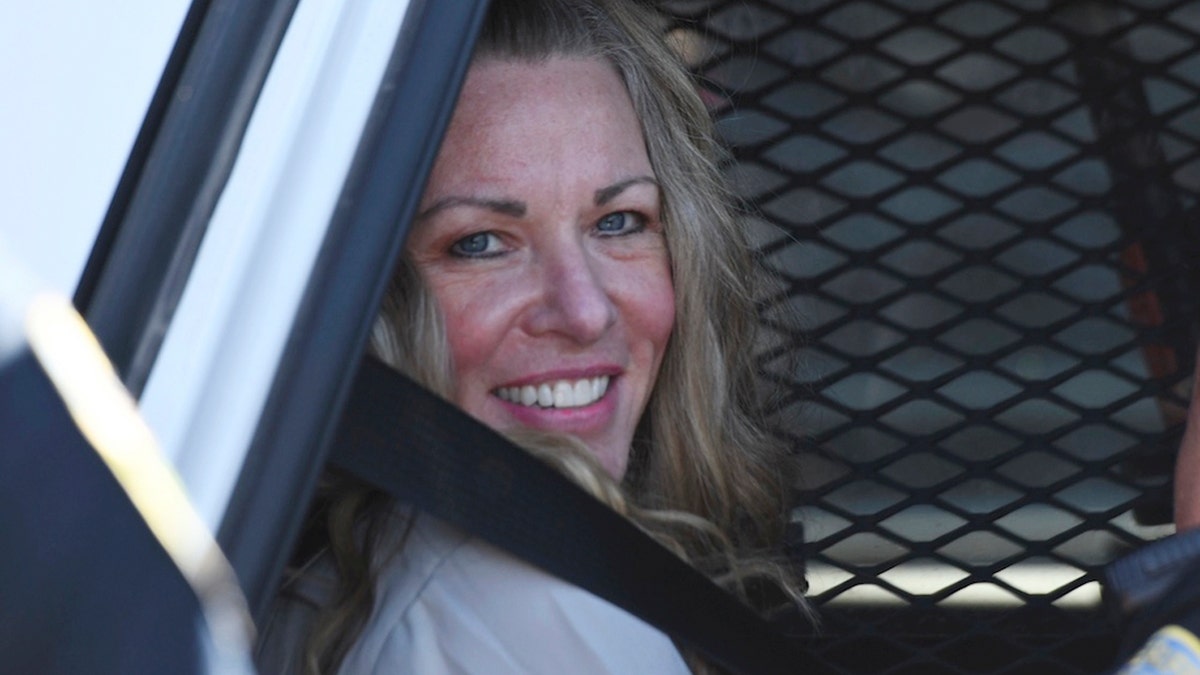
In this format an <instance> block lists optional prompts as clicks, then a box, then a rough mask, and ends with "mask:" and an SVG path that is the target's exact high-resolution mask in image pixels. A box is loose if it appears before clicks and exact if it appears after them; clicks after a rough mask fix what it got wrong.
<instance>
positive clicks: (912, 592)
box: [660, 0, 1200, 673]
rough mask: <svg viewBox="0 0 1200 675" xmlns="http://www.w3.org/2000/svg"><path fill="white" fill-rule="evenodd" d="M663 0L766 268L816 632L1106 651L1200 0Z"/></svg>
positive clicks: (1027, 659) (1167, 282)
mask: <svg viewBox="0 0 1200 675" xmlns="http://www.w3.org/2000/svg"><path fill="white" fill-rule="evenodd" d="M660 4H661V5H662V6H663V7H664V8H665V9H667V10H668V11H670V12H671V13H673V14H674V15H675V16H676V17H677V19H678V20H677V21H676V22H675V23H674V24H673V26H672V28H671V37H672V38H673V39H674V40H675V42H676V44H677V45H678V46H679V48H680V49H681V50H682V51H683V53H684V54H685V55H686V56H687V58H688V59H689V60H690V62H691V63H692V64H693V65H694V66H695V67H696V69H697V71H698V72H699V73H700V74H701V75H702V76H703V77H704V78H705V79H706V81H707V82H708V83H710V86H709V87H707V88H706V91H705V94H706V96H708V98H709V100H710V102H711V105H712V107H713V108H714V110H716V111H717V112H718V114H719V116H720V129H721V131H722V133H723V134H724V136H725V138H726V140H727V141H728V142H729V143H730V144H731V146H732V147H733V148H734V155H735V160H736V161H735V162H733V163H731V166H730V171H731V173H732V176H733V178H734V181H735V183H736V185H737V187H738V190H739V192H740V194H741V195H742V196H743V197H744V198H745V199H746V200H747V202H748V203H749V205H750V206H751V207H752V208H753V210H754V212H755V213H756V214H757V216H756V217H755V218H753V221H754V228H755V233H756V236H757V237H758V243H759V245H760V247H761V250H762V253H763V260H764V264H765V265H766V267H767V268H768V269H769V270H770V271H771V273H772V275H773V278H774V279H775V282H776V285H775V287H774V288H773V289H772V292H771V293H770V294H769V295H768V296H767V297H764V298H763V320H764V322H765V323H766V325H768V326H769V327H770V328H771V331H769V332H770V334H771V340H770V341H769V343H768V344H765V345H764V346H763V352H762V364H763V367H764V370H765V372H766V373H767V376H768V377H770V378H772V379H774V380H776V381H778V382H780V383H782V384H784V385H785V388H786V389H787V391H788V392H789V396H788V397H787V399H786V400H784V401H782V402H781V403H780V405H779V406H778V410H777V411H776V412H777V414H778V418H779V421H780V423H781V426H782V428H783V429H784V433H785V434H786V435H787V436H788V438H789V440H790V441H791V442H792V443H793V444H794V445H795V447H796V448H797V451H798V454H799V455H800V457H801V461H802V463H803V470H804V484H803V485H802V486H800V491H801V495H800V498H801V503H802V504H804V505H805V506H803V507H802V508H801V509H800V510H799V512H798V513H797V519H798V520H799V521H800V522H802V523H803V525H804V527H805V530H806V539H807V541H806V544H805V551H806V553H805V556H806V560H807V565H808V575H809V581H810V583H811V584H812V588H811V592H812V597H813V599H814V602H815V604H816V605H817V606H818V609H819V611H820V613H821V614H822V615H823V617H824V621H825V626H824V631H823V633H822V635H821V637H820V638H818V639H817V640H816V641H815V642H814V646H813V649H814V653H815V654H816V655H817V656H818V657H819V658H821V659H823V660H826V661H827V662H829V663H830V664H833V665H835V666H837V668H838V669H839V670H842V671H844V672H865V673H883V672H889V673H906V672H913V673H918V672H919V673H940V672H948V673H950V672H955V673H957V672H970V673H1000V672H1029V673H1072V672H1086V673H1093V672H1098V671H1100V670H1101V669H1102V668H1103V667H1105V666H1106V665H1108V664H1109V661H1110V659H1111V658H1112V656H1113V652H1114V649H1115V641H1114V627H1113V626H1112V625H1111V624H1110V622H1109V621H1108V619H1107V618H1106V616H1105V615H1104V614H1103V612H1102V610H1101V609H1100V598H1099V595H1100V590H1099V585H1098V584H1097V582H1096V581H1095V579H1096V574H1097V572H1098V570H1099V569H1100V568H1101V567H1102V566H1103V565H1104V564H1105V563H1106V562H1108V561H1109V560H1111V559H1112V558H1114V557H1115V556H1117V555H1119V554H1121V553H1123V552H1124V551H1126V550H1127V549H1128V548H1129V547H1133V546H1136V545H1138V544H1140V543H1141V542H1143V541H1145V540H1147V539H1149V538H1153V537H1156V536H1160V535H1162V534H1164V533H1166V532H1169V531H1170V528H1169V527H1168V526H1165V525H1163V523H1166V522H1167V521H1168V520H1169V513H1170V495H1169V492H1170V485H1169V483H1170V476H1169V474H1170V469H1171V464H1172V455H1173V451H1174V448H1175V446H1176V444H1177V440H1178V433H1179V422H1180V420H1181V419H1182V411H1183V406H1184V403H1185V400H1186V394H1187V392H1186V391H1184V390H1183V388H1184V386H1185V385H1186V381H1187V379H1188V378H1187V374H1188V373H1190V369H1191V366H1192V360H1193V354H1192V349H1193V345H1194V335H1195V330H1194V321H1193V317H1195V316H1196V309H1197V308H1196V301H1195V291H1196V289H1200V274H1198V273H1197V270H1196V269H1195V268H1194V267H1193V265H1192V262H1193V261H1195V260H1196V259H1197V255H1196V254H1197V251H1198V250H1200V248H1198V244H1197V235H1196V232H1195V228H1194V227H1193V221H1194V220H1195V219H1196V217H1197V215H1198V214H1197V207H1196V198H1197V195H1198V193H1200V151H1198V149H1197V145H1198V144H1200V96H1198V90H1200V3H1196V2H1167V1H1155V0H1143V1H1140V2H1134V1H1127V2H1121V3H1111V2H1071V3H1066V2H1051V1H1049V0H994V1H992V2H987V1H982V0H876V1H874V2H868V1H840V2H835V1H820V0H807V1H806V0H769V1H768V0H731V1H721V0H674V1H667V2H661V3H660ZM797 317H798V323H797V321H796V318H797ZM797 325H798V326H799V329H797ZM798 670H799V669H798Z"/></svg>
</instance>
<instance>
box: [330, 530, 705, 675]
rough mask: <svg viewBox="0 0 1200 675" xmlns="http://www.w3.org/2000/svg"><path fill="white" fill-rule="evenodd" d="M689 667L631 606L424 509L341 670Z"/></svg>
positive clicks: (387, 570) (382, 575)
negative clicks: (580, 585)
mask: <svg viewBox="0 0 1200 675" xmlns="http://www.w3.org/2000/svg"><path fill="white" fill-rule="evenodd" d="M407 670H411V671H412V672H421V673H505V672H511V673H551V672H553V673H560V672H572V673H597V674H600V673H626V672H654V673H687V672H689V671H688V670H687V667H686V666H685V665H684V663H683V660H682V658H681V657H680V655H679V652H678V651H677V650H676V649H675V646H674V644H673V643H672V642H671V640H670V639H669V638H668V637H667V636H666V635H664V634H662V633H661V632H659V631H658V630H656V629H655V628H653V627H651V626H650V625H648V624H646V623H645V622H643V621H641V620H640V619H638V618H637V617H635V616H633V615H632V614H629V613H628V612H625V611H624V610H622V609H620V608H618V607H616V606H615V605H612V604H611V603H609V602H607V601H605V600H602V599H601V598H598V597H596V596H594V595H592V594H590V593H588V592H586V591H584V590H582V589H580V588H578V587H575V586H572V585H570V584H568V583H566V582H563V581H561V580H560V579H558V578H557V577H554V576H552V575H549V574H547V573H545V572H543V571H541V570H539V569H538V568H536V567H533V566H532V565H529V564H527V563H525V562H523V561H521V560H519V559H517V558H515V557H513V556H511V555H508V554H507V553H504V552H503V551H500V550H498V549H496V548H494V547H492V546H489V545H487V544H486V543H484V542H482V541H480V540H479V539H476V538H474V537H471V536H469V535H467V534H466V533H464V532H462V531H461V530H458V529H457V528H454V527H452V526H449V525H447V524H445V523H443V522H441V521H438V520H436V519H434V518H430V517H427V516H422V517H418V518H416V520H415V522H414V523H413V526H412V529H411V531H410V532H409V534H408V537H407V540H406V541H405V542H404V545H403V546H402V547H401V548H400V549H399V552H398V553H397V554H396V555H395V556H392V557H391V558H389V559H388V561H387V563H386V564H385V565H384V566H383V567H382V568H381V569H380V570H379V577H378V584H377V589H376V608H375V612H374V613H373V615H372V618H371V620H370V622H369V623H368V626H367V628H366V629H365V630H364V632H363V635H362V637H361V638H360V640H359V641H358V643H357V644H356V645H355V647H354V649H353V650H352V651H351V654H350V655H349V656H348V657H347V659H346V662H345V664H344V667H343V672H353V673H370V672H376V671H378V672H389V671H390V672H395V671H407Z"/></svg>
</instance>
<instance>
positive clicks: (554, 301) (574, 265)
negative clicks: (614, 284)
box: [528, 241, 617, 344]
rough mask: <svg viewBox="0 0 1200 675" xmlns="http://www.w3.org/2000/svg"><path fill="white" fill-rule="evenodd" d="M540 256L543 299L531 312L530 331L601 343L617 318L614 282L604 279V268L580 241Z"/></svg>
mask: <svg viewBox="0 0 1200 675" xmlns="http://www.w3.org/2000/svg"><path fill="white" fill-rule="evenodd" d="M539 257H540V258H541V261H540V265H539V267H540V268H541V269H540V270H539V271H540V274H539V277H540V279H539V280H538V282H537V283H539V284H540V285H541V288H540V289H539V290H540V297H539V301H538V302H537V303H536V305H535V306H534V308H533V309H532V311H531V313H530V318H529V323H528V329H529V332H530V333H531V334H533V335H543V334H559V335H562V336H564V337H566V338H569V339H570V340H572V341H573V342H576V343H578V344H591V343H593V342H595V341H597V340H599V339H600V337H601V336H603V335H604V333H605V332H606V331H607V330H608V329H609V328H611V327H612V325H613V324H614V323H615V322H616V319H617V310H616V307H615V306H614V304H613V299H612V297H611V296H610V295H609V292H608V290H607V288H606V286H607V284H606V282H611V280H607V279H605V278H604V276H603V269H602V266H601V265H599V264H598V262H597V261H596V260H594V259H593V257H592V255H591V254H590V253H589V252H588V251H587V250H586V248H585V245H584V244H583V243H582V242H578V241H576V242H571V243H569V244H563V245H560V246H557V247H555V248H554V250H553V251H544V252H543V253H542V254H541V255H540V256H539Z"/></svg>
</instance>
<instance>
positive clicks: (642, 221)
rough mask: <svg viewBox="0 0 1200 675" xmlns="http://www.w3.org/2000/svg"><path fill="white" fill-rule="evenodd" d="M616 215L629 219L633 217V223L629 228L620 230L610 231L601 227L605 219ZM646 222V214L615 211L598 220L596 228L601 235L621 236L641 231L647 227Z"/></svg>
mask: <svg viewBox="0 0 1200 675" xmlns="http://www.w3.org/2000/svg"><path fill="white" fill-rule="evenodd" d="M614 216H625V217H626V218H627V219H631V220H632V221H633V224H632V225H631V226H630V227H629V228H628V229H625V230H621V231H619V232H609V231H608V230H602V229H600V225H601V224H602V223H604V221H606V220H608V219H609V218H612V217H614ZM646 222H647V218H646V216H644V215H642V214H640V213H638V212H636V211H615V212H613V213H608V214H605V215H604V216H602V217H601V218H600V220H598V221H596V229H597V231H599V232H600V233H601V234H600V236H602V237H620V236H624V235H627V234H634V233H637V232H641V231H642V230H644V229H646Z"/></svg>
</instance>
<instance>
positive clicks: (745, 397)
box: [306, 0, 807, 673]
mask: <svg viewBox="0 0 1200 675" xmlns="http://www.w3.org/2000/svg"><path fill="white" fill-rule="evenodd" d="M555 57H569V58H602V59H605V60H607V61H608V62H609V63H611V64H612V65H613V67H614V68H615V69H616V71H617V72H618V73H619V75H620V76H621V78H622V80H623V81H624V84H625V86H626V88H627V89H628V91H629V94H630V97H631V99H632V101H633V105H634V109H635V111H636V113H637V116H638V118H639V119H640V121H641V124H642V132H643V135H644V137H645V140H646V146H647V152H648V155H649V158H650V162H651V164H652V166H653V169H654V173H655V176H656V178H657V180H658V182H659V185H660V186H661V190H662V196H663V205H662V208H663V213H662V217H663V222H664V223H665V228H664V229H665V233H666V239H667V247H668V250H669V251H670V257H671V270H672V275H673V282H674V287H675V296H676V297H675V306H676V314H675V328H674V331H673V333H672V336H671V339H670V341H669V343H668V345H667V348H666V352H665V354H664V358H663V364H662V368H661V370H660V373H659V376H658V379H657V381H656V383H655V386H654V390H653V392H652V395H651V398H650V401H649V404H648V407H647V410H646V413H645V415H644V416H643V419H642V420H641V422H640V424H639V428H638V430H637V433H636V435H635V439H634V446H633V448H632V449H631V462H630V468H629V471H628V473H627V475H626V478H625V480H624V482H623V483H622V484H621V485H617V484H616V483H614V482H613V481H612V480H611V479H609V478H608V477H607V475H606V474H605V473H604V471H603V470H601V469H599V467H598V466H597V465H596V463H595V462H594V461H593V460H592V459H591V455H590V453H588V452H587V449H586V447H583V446H582V444H580V443H578V442H576V441H573V440H571V439H553V438H546V437H544V436H529V435H526V436H522V437H520V438H515V439H514V440H516V441H517V442H519V443H520V444H522V445H523V446H524V447H526V448H529V449H530V450H531V452H534V454H536V455H538V456H539V457H542V458H543V459H544V460H546V461H547V462H550V463H551V464H552V465H554V466H556V467H558V468H559V469H560V470H561V471H563V472H564V473H565V474H566V475H567V476H568V477H570V478H572V479H573V480H575V481H576V482H577V483H579V484H580V485H582V486H584V487H585V489H587V490H588V491H589V492H591V493H592V494H593V495H595V496H596V497H597V498H599V499H601V500H602V501H604V502H605V503H607V504H608V505H609V506H611V507H612V508H614V510H616V511H617V512H618V513H621V514H623V515H625V516H627V517H629V518H630V519H632V520H633V521H634V522H636V523H638V524H639V525H640V526H642V527H643V529H645V530H647V531H648V532H650V533H651V534H652V535H654V536H656V537H657V538H658V539H659V541H661V542H663V543H664V544H665V545H667V546H668V547H670V548H671V549H673V550H674V551H675V552H676V553H677V554H679V555H680V556H681V557H682V558H684V559H685V560H687V561H689V562H690V563H691V564H692V565H694V566H695V567H697V568H698V569H699V570H701V571H702V572H704V573H706V574H708V575H709V576H710V577H712V578H713V579H715V580H717V581H718V582H719V583H722V584H723V585H725V586H726V587H727V588H729V589H730V590H731V591H733V592H735V593H737V594H738V595H740V596H741V597H743V598H746V597H747V590H746V585H745V582H746V580H747V579H750V578H755V579H760V580H766V581H768V582H770V583H771V584H772V585H773V586H774V587H775V588H777V589H778V590H780V591H782V596H783V597H786V598H789V599H790V600H791V602H793V603H795V605H796V606H799V607H800V608H801V609H802V610H804V611H806V612H807V606H806V605H805V603H804V601H803V598H802V596H801V593H802V591H803V581H802V580H801V579H798V578H796V576H795V575H794V573H793V572H792V570H791V568H790V566H788V565H787V564H786V563H784V562H781V561H782V558H781V557H780V555H779V553H778V551H779V545H780V543H781V539H782V536H783V532H784V527H785V526H786V524H787V519H788V510H789V506H790V505H789V504H788V500H787V495H788V494H789V490H790V486H791V485H792V483H793V482H792V466H793V462H792V461H791V460H790V457H789V456H788V453H787V451H786V449H785V448H783V447H782V446H781V445H780V444H778V443H777V442H775V441H774V440H773V439H772V438H771V437H770V436H769V435H768V433H767V432H766V431H765V426H764V424H763V423H762V420H761V418H760V416H759V405H758V392H757V388H756V387H757V382H756V374H755V373H756V370H755V364H754V361H753V352H754V347H755V338H756V331H757V329H758V321H757V315H756V311H755V305H754V297H755V288H754V285H753V284H754V281H753V280H754V279H755V278H756V277H757V275H756V273H755V269H754V261H753V257H752V252H751V249H750V247H749V245H748V243H747V242H746V240H745V237H744V233H743V230H742V227H741V226H740V224H739V218H738V214H737V212H736V211H735V209H734V206H733V205H734V204H735V203H736V202H735V200H734V198H733V196H732V195H731V193H730V192H729V191H728V188H727V187H726V185H725V182H724V180H723V178H722V176H721V172H720V167H719V162H720V160H721V157H722V149H721V147H720V146H719V145H718V144H717V142H716V141H715V136H714V131H713V123H712V120H711V118H710V115H709V112H708V110H707V109H706V108H705V106H704V104H703V102H702V101H701V100H700V97H699V95H698V93H697V91H696V88H695V86H696V85H695V83H694V82H693V80H692V78H691V77H690V75H689V74H688V72H687V70H686V69H685V68H684V67H683V66H682V65H681V63H680V62H679V60H678V58H677V56H676V55H675V54H674V53H673V52H672V51H671V50H670V48H669V47H668V46H667V44H666V42H665V41H664V39H663V23H662V21H661V18H660V17H659V16H658V15H657V14H655V13H653V12H651V11H649V10H647V9H645V8H643V7H641V6H640V5H637V4H635V3H634V2H632V1H630V0H495V2H493V4H492V8H491V10H490V12H489V14H488V17H487V19H486V21H485V25H484V26H483V29H482V33H481V36H480V38H479V41H478V43H477V46H476V51H475V60H476V61H480V60H485V59H496V60H507V61H518V62H520V61H528V62H538V61H543V60H546V59H550V58H555ZM371 346H372V350H373V351H374V352H375V354H376V355H378V356H379V357H381V358H382V359H383V360H385V361H386V362H388V363H389V364H391V365H392V366H393V367H395V368H397V369H399V370H402V371H404V372H406V373H408V374H409V375H410V376H412V377H413V378H414V379H416V380H417V381H419V382H421V383H422V384H424V385H425V386H427V387H428V388H430V389H431V390H432V391H434V392H435V393H439V394H441V395H443V396H446V395H447V394H448V392H449V391H450V381H451V372H452V367H451V366H452V364H451V357H450V354H449V349H448V343H447V340H446V335H445V326H444V324H443V322H442V319H441V316H440V314H439V312H438V310H437V307H436V303H435V302H434V300H433V299H432V297H430V296H429V294H428V293H427V292H426V291H425V289H424V287H423V285H422V284H421V280H420V278H419V275H418V274H417V273H416V272H415V270H414V269H413V268H412V266H411V265H410V264H409V263H408V262H407V261H402V262H401V264H400V267H399V269H398V271H397V273H396V275H395V278H394V281H393V283H392V284H391V287H390V288H389V291H388V294H387V298H386V300H385V303H384V306H383V308H382V311H381V314H380V319H379V321H378V322H377V323H376V326H375V329H374V332H373V334H372V339H371ZM330 494H331V495H332V498H331V500H330V504H331V506H330V507H329V509H328V516H329V517H328V527H329V539H330V546H329V548H330V550H331V551H332V554H333V558H334V560H335V564H336V566H337V569H338V574H339V577H340V580H341V590H340V591H339V594H338V596H337V597H336V598H335V599H334V601H333V603H332V604H331V605H330V606H329V607H327V608H325V610H324V611H323V613H322V615H321V616H320V617H319V618H318V620H317V622H316V627H315V629H314V632H313V635H312V636H311V638H310V640H309V644H308V648H307V653H306V672H309V673H320V672H330V671H332V670H336V667H337V665H338V664H339V663H340V662H341V660H342V658H344V656H345V654H346V652H347V651H348V650H349V648H350V646H351V645H352V644H353V642H354V640H355V639H356V638H357V635H358V633H359V632H360V631H361V628H362V626H363V624H364V623H365V621H366V618H367V617H368V616H369V614H370V611H371V603H372V598H373V578H372V572H371V569H370V565H369V564H368V562H367V561H369V560H371V559H372V555H373V552H372V551H371V550H370V546H371V543H372V540H373V534H372V532H371V530H372V528H373V527H377V526H378V524H377V523H375V524H374V525H372V524H367V525H364V524H363V523H364V521H366V522H368V523H369V521H370V520H371V514H372V513H379V512H380V510H381V509H380V504H381V502H382V500H380V499H379V497H378V496H377V495H373V494H372V493H371V492H370V491H369V490H368V489H366V488H365V487H363V486H359V485H354V484H350V483H347V482H346V481H344V480H337V481H335V482H334V483H333V484H331V485H330ZM776 597H778V596H776ZM689 662H690V663H691V665H692V667H693V669H695V670H697V672H707V671H708V670H709V667H708V666H706V665H705V664H703V663H702V662H700V661H699V660H697V659H695V658H694V657H689Z"/></svg>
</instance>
